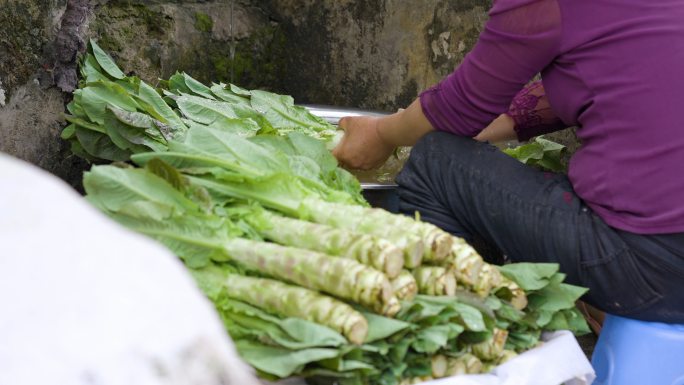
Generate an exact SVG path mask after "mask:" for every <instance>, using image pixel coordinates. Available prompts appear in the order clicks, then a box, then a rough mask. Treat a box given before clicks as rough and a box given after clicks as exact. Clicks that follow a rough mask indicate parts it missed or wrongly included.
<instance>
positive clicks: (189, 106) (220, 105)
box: [176, 94, 239, 125]
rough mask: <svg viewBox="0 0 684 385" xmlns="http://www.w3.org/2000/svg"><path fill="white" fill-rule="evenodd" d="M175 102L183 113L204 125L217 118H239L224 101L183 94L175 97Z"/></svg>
mask: <svg viewBox="0 0 684 385" xmlns="http://www.w3.org/2000/svg"><path fill="white" fill-rule="evenodd" d="M176 103H177V104H178V108H179V109H180V110H181V112H182V113H183V115H185V116H186V117H188V118H189V119H192V120H194V121H195V122H197V123H202V124H205V125H209V124H212V123H214V122H215V121H217V120H224V119H237V118H239V116H238V115H237V114H236V113H235V111H234V109H233V107H232V106H231V104H229V103H226V102H220V101H216V100H208V99H205V98H201V97H199V96H194V95H186V94H183V95H182V96H180V97H178V99H176Z"/></svg>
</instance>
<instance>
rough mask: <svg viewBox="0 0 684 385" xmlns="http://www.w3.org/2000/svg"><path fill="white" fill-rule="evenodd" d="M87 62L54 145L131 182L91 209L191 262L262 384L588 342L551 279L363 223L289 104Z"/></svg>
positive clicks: (471, 366)
mask: <svg viewBox="0 0 684 385" xmlns="http://www.w3.org/2000/svg"><path fill="white" fill-rule="evenodd" d="M91 49H92V55H88V56H86V58H85V59H84V60H83V65H82V74H83V75H84V77H85V78H86V80H85V82H84V83H83V84H82V87H81V88H80V89H79V90H77V91H76V92H75V98H74V102H73V103H72V104H70V106H69V110H70V111H71V112H72V114H73V115H72V116H70V117H69V118H68V120H69V122H71V125H70V126H68V127H67V129H65V135H64V136H65V137H66V138H68V139H69V140H71V141H72V144H73V148H74V152H76V153H81V154H83V155H85V156H87V157H89V158H99V159H109V160H130V161H132V163H134V164H135V165H137V166H138V167H139V168H138V167H135V166H133V165H129V164H125V163H118V164H116V165H108V166H94V167H93V168H92V169H91V171H90V172H88V173H86V174H85V176H84V186H85V189H86V192H87V194H88V195H87V197H88V199H89V200H90V201H91V202H92V203H93V204H94V205H95V206H96V207H98V208H99V209H101V210H102V211H103V212H105V213H107V214H108V215H109V216H111V217H112V218H113V219H115V220H117V221H118V222H120V223H121V224H123V225H125V226H127V227H129V228H131V229H133V230H136V231H138V232H140V233H143V234H146V235H148V236H150V237H153V238H155V239H158V240H159V241H160V242H162V243H164V244H165V245H166V246H168V247H169V248H170V249H171V250H172V251H173V252H174V253H175V254H176V255H178V256H179V257H180V258H181V259H182V260H183V261H184V263H185V264H186V265H187V266H188V268H189V269H190V270H191V271H192V272H193V274H194V276H195V278H196V280H197V282H198V284H199V285H200V287H202V289H203V290H204V292H205V293H206V294H207V296H208V297H209V298H210V299H211V300H212V301H213V302H214V304H215V305H216V308H217V310H218V311H219V313H220V314H221V316H222V318H223V320H224V323H225V325H226V329H227V330H228V332H229V333H230V335H231V336H232V338H233V339H234V340H235V341H236V345H237V347H238V350H239V353H240V354H241V356H242V357H243V358H244V359H245V360H246V361H247V362H249V363H250V364H251V365H252V366H254V367H255V368H256V369H258V370H259V372H260V373H261V374H262V375H263V376H265V377H267V378H284V377H289V376H293V375H300V376H306V377H310V378H315V379H318V380H321V381H332V380H335V381H337V382H338V383H343V384H388V385H389V384H398V383H400V382H402V381H407V382H410V383H413V382H415V381H419V380H420V379H425V378H438V377H444V376H449V375H455V374H463V373H478V372H482V371H487V370H489V368H490V367H491V366H493V365H497V364H499V363H501V362H503V361H504V360H506V359H509V358H510V357H512V356H513V355H515V353H516V352H520V351H523V350H526V349H529V348H531V347H534V346H535V345H537V344H538V343H539V337H540V333H541V331H542V330H556V329H570V330H575V331H580V332H581V331H586V330H587V328H586V325H585V324H584V321H583V319H582V317H581V316H580V315H579V313H578V312H577V311H576V309H575V308H574V301H575V300H576V299H577V298H578V297H579V296H581V295H582V294H583V293H584V289H581V288H577V287H574V286H570V285H566V284H563V283H562V281H563V279H564V276H563V275H562V274H560V273H558V271H557V266H555V265H545V264H541V265H539V264H514V265H507V266H504V267H502V268H500V269H499V268H497V267H494V266H491V265H488V264H486V263H484V262H483V261H482V259H481V258H480V256H479V255H478V254H477V253H476V252H475V250H474V249H472V248H471V247H470V246H469V245H468V244H467V243H465V242H464V241H463V240H462V239H459V238H455V237H453V236H451V235H449V234H447V233H445V232H443V231H442V230H440V229H439V228H437V227H435V226H433V225H430V224H427V223H423V222H420V221H418V220H414V219H412V218H409V217H405V216H399V215H394V214H391V213H388V212H386V211H383V210H380V209H372V208H369V207H367V205H366V204H365V202H364V201H363V199H362V197H361V195H360V188H359V184H358V182H357V181H356V180H355V179H354V178H353V177H351V176H350V175H349V174H348V173H346V172H345V171H343V170H341V169H340V168H338V167H337V164H336V161H335V159H334V158H333V157H332V155H331V154H330V153H329V151H328V150H327V149H326V147H325V145H324V143H323V141H321V140H319V139H320V138H321V137H322V136H324V135H328V133H327V131H326V130H327V129H320V127H319V126H309V123H306V122H308V120H307V119H312V118H309V117H308V115H306V114H305V112H304V111H302V110H300V109H297V108H294V106H293V105H291V99H288V98H285V97H281V96H279V95H274V94H267V93H263V92H261V91H259V92H256V91H245V90H241V89H239V88H237V87H234V86H224V85H213V86H212V87H205V86H204V85H202V84H200V83H199V82H196V81H194V80H192V78H190V77H189V76H187V75H175V76H174V77H172V78H171V80H169V81H168V82H165V83H167V84H168V88H167V89H164V90H156V89H154V88H152V87H150V86H148V85H146V84H145V83H144V82H142V81H141V80H140V79H137V78H134V77H126V76H124V75H123V73H121V71H120V70H119V69H118V68H117V67H116V66H115V65H114V63H113V62H112V61H111V59H110V58H109V57H108V56H107V55H106V54H105V53H104V52H102V51H101V50H100V49H99V48H98V47H97V46H96V45H95V44H91ZM221 95H222V96H221ZM255 95H258V96H256V97H255ZM264 99H268V100H278V101H280V102H282V103H281V104H276V105H275V107H274V105H273V104H268V103H265V102H264V101H263V100H264ZM283 106H288V107H292V108H285V107H283ZM226 111H233V112H232V113H228V112H226ZM269 111H270V112H269ZM278 119H280V121H281V122H284V123H283V124H281V125H279V124H276V123H275V122H277V121H279V120H278ZM314 120H315V119H314ZM292 122H297V124H299V125H297V124H293V123H292ZM300 126H301V127H300ZM302 127H303V128H302ZM332 136H334V135H330V136H329V137H332ZM91 139H92V140H91ZM114 155H116V156H114ZM418 293H420V294H418Z"/></svg>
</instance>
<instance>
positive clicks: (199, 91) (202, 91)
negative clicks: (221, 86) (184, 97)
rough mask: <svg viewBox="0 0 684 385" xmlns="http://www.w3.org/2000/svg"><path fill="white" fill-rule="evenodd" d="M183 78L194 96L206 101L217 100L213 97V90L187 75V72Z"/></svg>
mask: <svg viewBox="0 0 684 385" xmlns="http://www.w3.org/2000/svg"><path fill="white" fill-rule="evenodd" d="M183 78H184V80H185V85H186V86H187V87H188V89H190V91H192V92H193V93H194V94H196V95H198V96H201V97H203V98H206V99H211V100H216V98H214V96H213V95H212V93H211V89H209V87H207V86H205V85H204V84H202V83H200V82H199V81H197V80H195V79H193V78H192V77H191V76H190V75H188V74H186V73H185V72H183Z"/></svg>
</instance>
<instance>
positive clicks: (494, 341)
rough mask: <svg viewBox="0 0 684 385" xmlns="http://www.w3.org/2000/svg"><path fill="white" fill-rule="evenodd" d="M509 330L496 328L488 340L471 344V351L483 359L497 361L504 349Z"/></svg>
mask: <svg viewBox="0 0 684 385" xmlns="http://www.w3.org/2000/svg"><path fill="white" fill-rule="evenodd" d="M507 338H508V331H507V330H504V329H497V328H494V330H493V331H492V336H491V337H490V338H489V339H487V340H486V341H482V342H480V343H477V344H474V345H471V351H472V352H473V354H474V355H476V356H477V357H478V358H480V359H481V360H486V361H495V360H497V359H498V358H499V357H500V356H501V355H502V354H503V351H504V346H505V345H506V339H507Z"/></svg>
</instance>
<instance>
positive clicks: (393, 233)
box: [300, 199, 425, 268]
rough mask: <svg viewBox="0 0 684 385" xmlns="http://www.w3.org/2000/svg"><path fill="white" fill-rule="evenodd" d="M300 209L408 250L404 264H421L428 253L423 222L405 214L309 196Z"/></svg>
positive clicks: (315, 219) (311, 216)
mask: <svg viewBox="0 0 684 385" xmlns="http://www.w3.org/2000/svg"><path fill="white" fill-rule="evenodd" d="M300 211H301V212H303V217H304V219H307V220H311V221H313V222H316V223H323V224H326V225H330V226H333V227H336V228H341V229H347V230H350V231H353V232H356V233H361V234H371V235H374V236H376V237H379V238H385V239H387V240H389V241H390V242H392V243H393V244H394V245H395V246H397V247H399V248H400V249H401V250H402V252H403V253H404V267H406V268H413V267H417V266H420V263H421V261H422V259H423V254H424V252H425V249H424V248H425V243H424V241H423V238H422V236H423V232H424V231H423V225H425V223H422V222H418V221H415V220H413V219H411V218H409V217H406V216H403V215H396V214H392V213H390V212H388V211H385V210H382V209H373V208H368V207H363V206H352V205H344V204H338V203H330V202H324V201H321V200H317V199H307V200H304V201H303V202H302V205H301V207H300Z"/></svg>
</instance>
